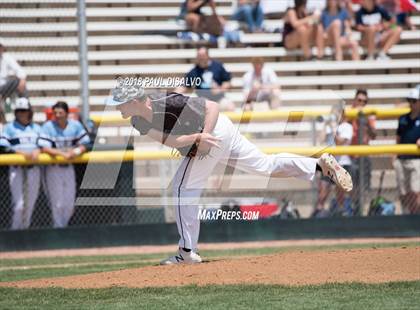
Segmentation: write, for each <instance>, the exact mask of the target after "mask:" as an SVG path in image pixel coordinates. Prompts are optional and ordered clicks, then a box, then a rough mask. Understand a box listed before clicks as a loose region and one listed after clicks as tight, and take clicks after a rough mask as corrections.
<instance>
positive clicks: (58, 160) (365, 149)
mask: <svg viewBox="0 0 420 310" xmlns="http://www.w3.org/2000/svg"><path fill="white" fill-rule="evenodd" d="M261 150H262V151H263V152H264V153H266V154H276V153H293V154H299V155H304V156H312V157H318V156H320V155H321V154H323V153H331V154H333V155H358V156H373V155H384V154H410V155H420V147H418V146H417V145H415V144H399V145H375V146H366V145H354V146H336V147H326V146H316V147H270V148H262V149H261ZM174 158H177V157H176V156H174V155H172V154H171V151H167V150H162V151H95V152H88V153H85V154H83V155H81V156H79V157H77V158H75V159H73V160H71V161H67V160H65V159H64V158H63V157H61V156H57V157H51V156H49V155H47V154H41V155H40V156H39V158H38V160H37V161H35V162H33V161H28V160H26V159H25V157H24V156H23V155H17V154H2V155H0V166H5V165H32V164H41V165H48V164H65V163H69V162H70V163H87V162H92V163H109V162H121V161H133V160H159V159H174Z"/></svg>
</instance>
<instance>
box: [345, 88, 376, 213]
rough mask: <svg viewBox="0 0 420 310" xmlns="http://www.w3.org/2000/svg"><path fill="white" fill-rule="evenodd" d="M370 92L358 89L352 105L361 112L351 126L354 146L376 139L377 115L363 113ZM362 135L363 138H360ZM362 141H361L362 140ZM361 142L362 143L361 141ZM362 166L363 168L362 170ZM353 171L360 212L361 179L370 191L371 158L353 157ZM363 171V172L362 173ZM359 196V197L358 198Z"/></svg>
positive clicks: (356, 200) (354, 192)
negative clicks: (359, 190) (359, 191)
mask: <svg viewBox="0 0 420 310" xmlns="http://www.w3.org/2000/svg"><path fill="white" fill-rule="evenodd" d="M368 100H369V98H368V92H367V90H366V89H358V90H357V91H356V96H355V99H354V101H353V103H352V108H354V109H357V110H359V111H360V112H359V116H358V117H357V118H356V119H354V120H352V122H351V124H352V126H353V138H352V142H351V144H352V145H369V143H370V141H371V140H374V139H375V138H376V129H375V127H376V117H375V115H369V116H366V115H364V114H363V113H361V112H362V109H363V108H364V107H366V105H367V104H368ZM359 134H361V137H359ZM360 139H361V140H360ZM359 140H360V141H359ZM361 164H362V165H363V167H362V168H361V167H360V166H361ZM353 169H354V175H355V176H354V179H355V180H356V182H355V188H354V190H353V194H354V197H353V199H354V201H353V202H354V204H355V206H356V210H360V207H361V206H360V204H359V200H358V196H357V194H358V187H359V180H360V177H361V176H363V180H364V188H363V190H364V191H365V190H366V191H369V190H370V182H371V174H372V162H371V160H370V158H369V157H359V156H353ZM361 170H363V171H361ZM356 196H357V197H356Z"/></svg>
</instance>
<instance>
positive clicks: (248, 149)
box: [172, 114, 318, 249]
mask: <svg viewBox="0 0 420 310" xmlns="http://www.w3.org/2000/svg"><path fill="white" fill-rule="evenodd" d="M212 134H213V135H214V136H215V137H217V138H219V139H220V140H221V141H220V142H219V145H220V149H219V148H216V147H213V148H212V149H211V152H210V154H209V155H210V156H207V157H206V158H204V159H199V158H198V157H196V158H189V157H185V158H184V159H183V160H182V162H181V164H180V167H179V168H178V170H177V172H176V174H175V177H174V180H173V182H172V184H173V199H174V200H175V201H174V203H175V208H176V210H175V215H176V222H177V226H178V232H179V235H180V240H179V247H181V248H187V249H196V248H197V243H198V236H199V233H200V220H199V218H198V212H199V207H198V203H199V200H200V196H201V192H202V190H203V188H204V187H205V185H206V182H207V179H208V178H209V176H210V175H211V173H212V171H213V169H214V168H215V167H216V165H217V164H218V163H223V164H226V165H229V166H233V167H235V168H238V169H240V170H242V171H245V172H249V173H253V174H258V175H264V176H267V177H270V176H271V177H279V178H288V177H295V178H299V179H303V180H308V181H312V180H313V179H314V176H315V171H316V164H317V161H318V160H317V159H315V158H309V157H303V156H299V155H295V154H289V153H282V154H275V155H266V154H264V153H262V152H261V151H260V150H259V149H258V148H257V147H256V146H255V145H254V144H253V143H251V142H250V141H248V140H247V139H246V138H245V137H244V136H242V135H241V134H240V133H239V132H238V128H235V126H234V125H233V124H232V122H231V121H230V119H229V118H227V117H226V116H225V115H222V114H220V115H219V118H218V120H217V124H216V127H215V129H214V131H213V133H212Z"/></svg>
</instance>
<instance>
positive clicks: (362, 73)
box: [0, 0, 420, 189]
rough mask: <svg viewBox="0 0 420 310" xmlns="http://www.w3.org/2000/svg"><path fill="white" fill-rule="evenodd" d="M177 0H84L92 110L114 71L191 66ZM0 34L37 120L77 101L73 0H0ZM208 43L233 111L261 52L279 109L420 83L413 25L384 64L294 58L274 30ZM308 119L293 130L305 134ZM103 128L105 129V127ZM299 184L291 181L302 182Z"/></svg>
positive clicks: (379, 97) (390, 95) (386, 100)
mask: <svg viewBox="0 0 420 310" xmlns="http://www.w3.org/2000/svg"><path fill="white" fill-rule="evenodd" d="M181 3H182V0H154V1H153V0H87V1H86V4H87V19H88V23H87V31H88V39H87V43H88V47H89V52H88V60H89V90H90V95H91V96H90V106H91V110H92V113H102V112H103V109H104V107H103V100H104V98H105V96H106V95H107V94H108V92H109V89H110V88H112V87H113V86H114V85H115V78H116V77H118V76H134V75H139V76H149V77H153V76H163V77H169V76H171V77H182V76H183V75H184V74H185V73H186V72H187V71H188V70H189V69H190V68H191V67H192V65H193V63H194V59H195V53H196V50H195V47H196V46H197V44H201V43H202V42H186V41H183V40H180V39H178V38H177V36H176V33H177V32H178V31H183V30H185V25H184V23H183V22H180V21H178V20H176V17H177V15H178V14H179V6H180V4H181ZM216 3H217V5H218V12H219V13H220V14H221V15H222V16H224V17H225V18H226V19H228V18H229V16H230V15H231V13H232V8H231V1H228V0H218V1H216ZM281 15H282V12H279V13H278V14H274V15H273V17H272V18H270V19H267V21H266V26H267V28H268V29H272V30H274V29H280V30H281V29H282V27H283V22H282V20H281ZM412 21H413V23H414V24H415V25H417V26H419V25H420V16H417V15H415V16H413V18H412ZM354 36H355V38H359V37H360V34H359V33H357V32H355V33H354ZM0 37H1V38H2V40H3V41H4V42H5V45H6V46H7V49H8V52H9V53H10V54H11V55H13V56H14V57H15V58H16V60H18V61H19V62H20V63H21V64H22V66H23V67H24V69H25V71H26V72H27V74H28V84H27V86H28V89H29V91H30V96H31V102H32V104H33V105H34V106H35V109H36V112H37V113H36V114H35V120H37V121H42V120H43V118H44V114H43V113H42V110H43V109H44V108H45V107H47V106H49V105H51V104H52V103H54V102H55V101H57V100H66V101H68V102H69V103H70V104H72V105H77V104H79V97H78V96H79V88H80V82H79V67H78V51H77V48H78V38H77V14H76V1H75V0H61V1H59V0H37V1H35V0H26V1H25V0H21V1H18V0H2V1H0ZM210 47H211V49H210V55H211V57H213V58H215V59H219V60H221V61H223V62H224V64H225V66H226V68H227V69H228V70H229V71H230V72H231V73H232V75H233V81H232V85H233V87H234V89H233V91H232V92H231V93H230V94H228V96H229V97H230V98H231V99H232V100H233V101H234V102H235V103H236V104H237V106H238V108H239V107H240V106H241V103H242V102H243V94H242V90H241V86H242V81H241V77H242V75H243V74H244V73H245V72H246V71H247V69H248V68H249V67H250V64H249V61H250V59H251V58H252V57H254V56H261V57H264V58H265V59H266V61H267V64H268V65H270V66H271V67H272V68H273V69H274V70H275V71H276V72H277V74H278V76H279V79H280V82H281V85H282V105H283V106H282V108H284V109H296V108H298V109H299V108H305V107H306V108H308V107H309V108H314V109H318V108H322V107H325V106H327V105H328V104H330V103H332V102H334V101H337V100H339V99H344V100H351V99H352V98H353V96H354V90H355V89H356V88H361V87H364V88H367V89H368V90H369V97H370V99H371V103H372V104H375V105H378V106H384V107H385V106H387V107H388V106H389V107H392V106H394V104H395V103H397V102H399V101H401V99H402V98H404V97H405V96H406V94H407V92H408V89H409V88H411V87H414V86H415V85H416V84H418V83H420V30H414V31H413V30H404V31H403V33H402V37H401V41H400V42H399V43H398V45H396V46H394V47H393V48H392V49H391V51H390V55H391V57H392V58H393V59H392V60H390V61H359V62H352V61H349V60H346V61H342V62H335V61H331V60H325V61H309V62H303V61H299V60H300V59H301V52H300V51H287V50H286V49H285V48H284V47H282V42H281V34H280V33H277V32H274V33H258V34H248V33H244V34H242V35H241V42H240V43H238V44H234V45H229V46H228V47H227V48H217V47H216V46H210ZM361 51H362V50H361ZM326 54H327V55H331V51H330V50H328V49H327V52H326ZM305 126H307V124H306V125H304V126H303V127H301V129H300V130H302V131H309V130H310V129H309V127H305ZM378 126H379V127H380V128H382V129H383V130H384V132H385V131H386V130H391V131H392V130H395V126H396V124H395V121H384V122H383V123H380V122H378ZM278 128H279V126H278V124H276V123H274V124H273V125H266V126H265V127H264V128H263V126H262V125H261V124H259V125H255V126H254V127H249V126H248V127H247V128H243V130H244V131H248V132H249V133H258V132H264V131H276V130H278ZM305 128H306V129H305ZM103 130H104V131H103V132H104V133H106V132H107V130H106V128H104V129H103ZM116 132H117V133H118V134H120V133H123V132H127V130H125V131H124V128H119V129H118V130H115V129H114V128H112V129H111V130H108V134H110V133H113V134H114V135H115V133H116ZM104 135H106V134H104ZM121 135H124V134H121ZM283 138H284V137H283ZM382 138H384V137H382ZM385 138H386V139H388V140H390V139H393V138H392V137H390V136H386V137H385ZM267 143H271V142H270V140H268V141H267ZM288 143H299V144H300V143H301V141H300V140H294V141H289V142H288ZM375 180H376V179H375ZM375 182H376V181H375ZM298 183H299V182H297V183H296V184H295V185H296V186H297V187H299V188H300V187H302V186H303V185H301V183H299V184H298ZM293 184H294V183H293ZM389 186H390V187H395V184H389ZM303 187H304V188H305V189H308V188H307V186H306V185H304V186H303ZM293 188H295V187H293Z"/></svg>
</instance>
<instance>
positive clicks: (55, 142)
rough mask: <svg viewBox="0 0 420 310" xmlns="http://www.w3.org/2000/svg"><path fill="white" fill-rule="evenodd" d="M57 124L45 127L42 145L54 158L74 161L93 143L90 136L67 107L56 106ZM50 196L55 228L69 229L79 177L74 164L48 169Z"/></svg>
mask: <svg viewBox="0 0 420 310" xmlns="http://www.w3.org/2000/svg"><path fill="white" fill-rule="evenodd" d="M53 112H54V117H55V120H53V121H48V122H46V123H45V124H44V125H43V126H42V131H41V137H40V139H39V142H38V143H39V145H40V146H41V147H42V151H43V152H45V153H48V154H50V155H52V156H57V155H61V156H63V157H64V158H66V159H68V160H70V159H73V158H74V157H76V156H79V155H81V154H82V153H84V152H86V145H88V144H89V143H90V139H89V136H88V133H87V132H86V130H85V129H84V127H83V125H82V124H81V123H80V122H79V121H75V120H72V119H69V118H68V114H69V107H68V105H67V103H65V102H62V101H59V102H57V103H56V104H55V105H54V106H53ZM46 192H47V196H48V198H49V200H50V204H51V210H52V215H53V222H54V227H65V226H67V224H68V223H69V221H70V218H71V217H72V215H73V212H74V201H75V198H76V177H75V172H74V167H73V165H71V164H58V165H49V166H48V167H47V169H46Z"/></svg>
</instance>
